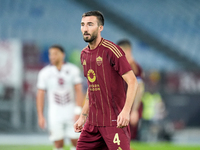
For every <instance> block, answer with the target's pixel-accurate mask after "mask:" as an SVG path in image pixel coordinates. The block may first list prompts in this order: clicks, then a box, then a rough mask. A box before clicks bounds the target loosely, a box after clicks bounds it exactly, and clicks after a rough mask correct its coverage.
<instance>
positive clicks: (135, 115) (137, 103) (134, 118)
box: [117, 39, 144, 140]
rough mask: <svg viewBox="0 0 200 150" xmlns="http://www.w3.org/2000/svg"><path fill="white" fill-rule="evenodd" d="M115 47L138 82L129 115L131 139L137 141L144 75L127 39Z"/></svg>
mask: <svg viewBox="0 0 200 150" xmlns="http://www.w3.org/2000/svg"><path fill="white" fill-rule="evenodd" d="M117 45H119V46H120V47H121V48H122V49H123V51H124V52H125V55H126V58H127V60H128V62H129V64H130V65H131V68H132V69H133V72H134V74H135V76H136V78H137V81H138V88H137V93H136V96H135V100H134V103H133V107H132V111H131V115H130V125H131V126H130V127H131V139H132V140H137V139H138V124H139V120H140V118H141V117H142V110H143V104H142V101H141V99H142V95H143V93H144V81H143V77H144V73H143V70H142V68H141V67H140V65H139V64H138V63H137V62H136V61H135V60H134V58H133V56H132V46H131V42H130V41H129V40H127V39H123V40H120V41H118V42H117Z"/></svg>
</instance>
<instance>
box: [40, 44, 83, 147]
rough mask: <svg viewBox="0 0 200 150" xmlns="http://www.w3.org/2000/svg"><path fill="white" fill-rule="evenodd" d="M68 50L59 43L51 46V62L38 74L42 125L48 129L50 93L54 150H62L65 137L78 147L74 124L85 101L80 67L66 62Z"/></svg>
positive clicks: (50, 124)
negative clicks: (46, 108) (46, 114)
mask: <svg viewBox="0 0 200 150" xmlns="http://www.w3.org/2000/svg"><path fill="white" fill-rule="evenodd" d="M64 58H65V52H64V49H63V48H62V47H61V46H59V45H53V46H51V47H50V48H49V60H50V62H51V64H50V65H48V66H46V67H44V68H43V69H42V70H41V71H40V72H39V74H38V82H37V88H38V91H37V113H38V124H39V126H40V128H42V129H45V127H46V120H45V117H44V114H43V109H44V99H45V93H46V92H47V95H48V128H49V132H50V137H49V139H50V140H51V141H53V142H54V146H55V148H54V150H63V147H64V138H65V136H67V137H68V138H70V139H71V143H72V145H73V147H72V148H71V150H75V149H76V148H75V147H76V144H77V139H78V137H79V134H77V133H75V132H74V129H73V124H74V122H75V121H76V120H77V119H78V118H79V115H80V113H81V110H82V104H83V93H82V78H81V76H80V70H79V68H78V67H76V66H75V65H73V64H71V63H68V62H67V63H64Z"/></svg>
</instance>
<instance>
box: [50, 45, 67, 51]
mask: <svg viewBox="0 0 200 150" xmlns="http://www.w3.org/2000/svg"><path fill="white" fill-rule="evenodd" d="M51 48H57V49H59V50H60V51H61V52H62V53H65V50H64V48H63V47H62V46H60V45H57V44H55V45H52V46H50V47H49V49H51Z"/></svg>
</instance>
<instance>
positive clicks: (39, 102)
mask: <svg viewBox="0 0 200 150" xmlns="http://www.w3.org/2000/svg"><path fill="white" fill-rule="evenodd" d="M44 97H45V90H41V89H38V91H37V98H36V106H37V115H38V125H39V127H40V128H42V129H44V128H45V123H46V121H45V118H44V114H43V110H44Z"/></svg>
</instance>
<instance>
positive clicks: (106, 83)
mask: <svg viewBox="0 0 200 150" xmlns="http://www.w3.org/2000/svg"><path fill="white" fill-rule="evenodd" d="M103 27H104V17H103V15H102V13H101V12H99V11H90V12H86V13H84V14H83V15H82V20H81V31H82V34H83V39H84V41H85V42H88V43H89V44H88V46H87V47H86V48H84V49H83V50H82V52H81V63H82V65H83V70H84V76H85V77H86V78H87V80H88V90H87V95H86V99H87V100H86V102H85V105H84V107H83V110H82V113H81V115H80V118H79V119H78V120H77V122H76V123H75V124H74V129H75V131H76V132H81V135H80V138H79V140H78V144H77V150H97V149H98V150H108V149H109V150H130V130H129V119H130V110H131V106H132V104H133V100H134V97H135V94H136V90H137V79H136V77H135V75H134V73H133V71H132V69H131V67H130V65H129V63H128V61H127V59H126V57H125V54H124V52H123V50H122V49H121V48H120V47H119V46H118V45H116V44H114V43H113V42H111V41H108V40H106V39H104V38H102V37H101V31H102V30H103ZM124 80H125V81H126V83H127V85H128V90H127V93H126V91H125V87H124ZM87 117H88V118H87ZM86 119H87V121H86ZM85 122H86V123H85ZM84 123H85V125H84ZM83 125H84V127H83Z"/></svg>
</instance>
